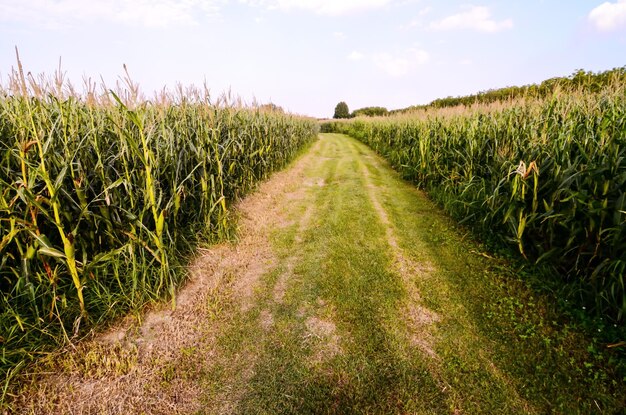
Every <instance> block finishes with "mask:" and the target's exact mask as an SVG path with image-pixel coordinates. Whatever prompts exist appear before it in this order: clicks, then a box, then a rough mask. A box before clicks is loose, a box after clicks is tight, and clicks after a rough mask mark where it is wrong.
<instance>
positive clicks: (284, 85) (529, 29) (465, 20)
mask: <svg viewBox="0 0 626 415" xmlns="http://www.w3.org/2000/svg"><path fill="white" fill-rule="evenodd" d="M15 46H17V47H18V48H19V51H20V56H21V59H22V62H23V64H24V67H25V69H26V70H28V71H30V72H32V73H33V74H38V73H41V72H45V73H48V74H52V73H53V72H54V70H55V69H56V68H57V66H58V63H59V57H61V58H62V68H63V70H64V71H65V72H66V76H67V77H68V79H70V80H71V81H72V82H73V83H75V84H76V85H77V86H79V87H80V85H81V83H82V79H83V77H91V78H93V79H95V80H98V81H99V80H100V79H101V78H102V79H104V81H105V82H106V83H107V84H109V85H112V84H114V83H115V81H116V80H118V79H119V77H120V76H122V75H123V67H122V65H123V64H126V65H127V67H128V70H129V72H130V74H131V76H132V78H133V79H134V80H135V81H136V82H138V83H139V84H140V85H141V88H142V90H143V91H144V92H145V93H146V94H147V95H151V94H152V92H153V91H155V90H159V89H161V88H162V87H163V86H169V87H173V86H175V85H176V84H177V83H182V84H185V85H186V84H196V85H202V84H203V83H204V82H205V80H206V83H207V85H208V86H209V87H210V89H211V91H212V93H213V94H214V95H219V94H220V93H221V92H223V91H226V90H229V89H230V90H231V91H232V92H233V93H234V94H237V95H239V96H241V97H242V98H243V99H244V100H246V101H252V100H253V99H254V98H256V100H257V101H260V102H263V103H265V102H270V101H271V102H274V103H276V104H277V105H280V106H282V107H284V108H285V109H287V110H289V111H291V112H294V113H299V114H306V115H312V116H317V117H328V116H332V114H333V111H334V107H335V105H336V104H337V103H338V102H339V101H342V100H344V101H346V102H347V103H348V106H349V107H350V109H351V110H352V109H356V108H360V107H364V106H385V107H387V108H389V109H393V108H402V107H406V106H409V105H415V104H424V103H427V102H430V101H432V100H433V99H435V98H441V97H445V96H456V95H465V94H469V93H474V92H477V91H480V90H485V89H489V88H497V87H503V86H507V85H523V84H527V83H533V82H540V81H542V80H544V79H546V78H550V77H553V76H563V75H569V74H571V73H572V72H574V70H576V69H579V68H583V69H586V70H592V71H600V70H605V69H610V68H613V67H619V66H624V65H626V0H609V1H592V0H578V1H572V0H569V1H565V0H526V1H508V2H502V1H500V2H497V1H490V0H472V1H468V2H466V1H456V0H444V1H434V0H433V1H429V0H300V1H296V0H152V1H147V0H0V77H1V80H2V82H3V83H5V82H6V79H7V75H8V74H9V73H10V71H11V70H12V68H13V67H15V66H16V60H15V50H14V48H15ZM79 89H80V88H79Z"/></svg>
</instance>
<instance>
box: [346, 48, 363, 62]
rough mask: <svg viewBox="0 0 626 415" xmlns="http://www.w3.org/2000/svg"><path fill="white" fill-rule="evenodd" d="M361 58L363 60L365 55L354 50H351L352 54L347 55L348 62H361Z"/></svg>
mask: <svg viewBox="0 0 626 415" xmlns="http://www.w3.org/2000/svg"><path fill="white" fill-rule="evenodd" d="M363 58H365V55H363V54H362V53H361V52H359V51H356V50H353V51H352V53H350V54H349V55H348V60H351V61H360V60H363Z"/></svg>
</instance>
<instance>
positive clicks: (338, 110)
mask: <svg viewBox="0 0 626 415" xmlns="http://www.w3.org/2000/svg"><path fill="white" fill-rule="evenodd" d="M333 118H350V110H349V109H348V104H346V103H345V102H343V101H341V102H340V103H339V104H337V106H336V107H335V115H333Z"/></svg>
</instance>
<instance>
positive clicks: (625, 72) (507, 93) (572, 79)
mask: <svg viewBox="0 0 626 415" xmlns="http://www.w3.org/2000/svg"><path fill="white" fill-rule="evenodd" d="M623 80H626V66H622V67H619V68H613V69H609V70H606V71H600V72H595V73H594V72H592V71H585V70H584V69H578V70H576V71H574V73H572V74H571V75H569V76H563V77H554V78H550V79H546V80H545V81H543V82H541V83H538V84H529V85H523V86H507V87H504V88H496V89H489V90H486V91H481V92H478V93H476V94H472V95H465V96H457V97H452V96H449V97H446V98H438V99H435V100H434V101H431V102H430V103H429V104H425V105H412V106H410V107H406V108H400V109H395V110H387V108H384V107H376V106H374V107H364V108H359V109H357V110H354V111H353V112H350V111H349V109H348V105H347V104H346V103H345V102H344V101H342V102H340V103H339V104H337V106H336V107H335V113H334V115H333V118H335V119H342V118H355V117H360V116H365V117H379V116H385V115H393V114H404V113H407V112H411V111H415V110H420V109H429V108H446V107H456V106H459V105H465V106H469V105H473V104H490V103H493V102H501V101H507V100H514V99H518V98H523V97H533V98H545V97H546V96H548V95H551V94H553V93H555V92H557V91H559V90H561V89H566V90H571V89H581V90H582V91H584V92H588V93H596V92H598V91H599V90H600V89H601V88H603V87H605V86H607V85H609V84H611V83H612V82H618V81H623Z"/></svg>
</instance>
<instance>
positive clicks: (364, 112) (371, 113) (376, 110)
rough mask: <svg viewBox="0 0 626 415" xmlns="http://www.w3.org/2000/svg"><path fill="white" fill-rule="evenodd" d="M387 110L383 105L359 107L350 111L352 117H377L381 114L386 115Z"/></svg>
mask: <svg viewBox="0 0 626 415" xmlns="http://www.w3.org/2000/svg"><path fill="white" fill-rule="evenodd" d="M388 113H389V111H387V108H385V107H365V108H359V109H358V110H354V112H352V117H361V116H365V117H378V116H381V115H387V114H388Z"/></svg>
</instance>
